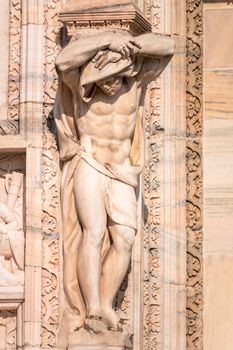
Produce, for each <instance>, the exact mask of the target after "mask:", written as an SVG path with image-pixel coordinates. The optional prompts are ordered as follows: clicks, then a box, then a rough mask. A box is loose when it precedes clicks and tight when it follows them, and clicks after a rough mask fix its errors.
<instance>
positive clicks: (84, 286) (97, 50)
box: [54, 30, 174, 331]
mask: <svg viewBox="0 0 233 350" xmlns="http://www.w3.org/2000/svg"><path fill="white" fill-rule="evenodd" d="M173 53H174V42H173V39H171V38H170V37H168V36H162V35H156V34H153V33H147V34H142V35H139V36H137V37H134V36H132V35H131V34H129V33H128V32H127V31H123V30H117V31H113V30H108V31H107V30H106V31H103V32H101V33H93V34H92V35H88V36H80V35H76V36H74V37H73V38H72V40H71V41H70V43H69V44H68V45H67V46H66V47H65V48H64V49H63V50H62V51H61V52H60V53H59V55H58V57H57V59H56V69H57V72H58V75H59V89H58V94H57V100H56V104H55V109H54V113H55V120H56V125H57V131H58V139H59V149H60V159H61V160H62V161H63V170H62V179H61V187H62V188H61V201H62V216H63V235H64V289H65V293H66V297H67V300H68V303H69V306H70V308H71V309H72V310H73V311H74V312H76V313H77V315H79V321H80V322H79V324H77V327H82V326H83V325H84V327H86V328H88V327H90V329H93V330H95V331H98V329H99V328H101V326H102V325H103V324H105V325H106V327H108V328H109V329H113V330H119V329H120V327H121V322H120V319H119V317H118V315H117V314H116V312H115V311H114V310H113V303H114V298H115V296H116V294H117V291H118V290H119V288H120V286H121V283H122V281H123V279H124V277H125V275H126V273H127V269H128V267H129V262H130V258H131V251H132V246H133V243H134V238H135V234H136V230H137V199H136V194H135V188H136V187H137V184H138V175H139V174H140V172H141V170H142V168H143V137H142V134H143V130H142V114H143V103H144V101H143V100H144V95H145V90H146V87H147V85H148V83H149V82H151V81H152V80H154V79H155V78H156V77H158V76H159V75H160V74H161V72H162V71H163V69H164V68H165V67H166V65H167V64H168V62H169V60H170V59H171V57H172V55H173Z"/></svg>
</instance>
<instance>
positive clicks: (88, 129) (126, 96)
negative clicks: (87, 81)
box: [76, 78, 140, 164]
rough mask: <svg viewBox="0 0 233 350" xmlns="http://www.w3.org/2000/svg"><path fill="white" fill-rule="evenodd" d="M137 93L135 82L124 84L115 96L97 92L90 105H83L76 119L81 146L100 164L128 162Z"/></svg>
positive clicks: (138, 98) (137, 102)
mask: <svg viewBox="0 0 233 350" xmlns="http://www.w3.org/2000/svg"><path fill="white" fill-rule="evenodd" d="M139 100H140V91H139V89H138V86H137V82H136V80H135V79H133V78H130V79H128V82H127V83H123V85H122V87H121V89H120V91H118V92H117V93H116V95H114V96H107V95H106V94H104V93H103V92H102V91H101V90H100V89H99V88H98V91H97V92H96V94H95V95H94V97H93V98H92V100H91V101H90V102H89V103H82V111H81V115H80V116H79V118H77V119H76V125H77V129H78V133H79V138H80V142H81V145H82V146H83V147H85V149H86V150H87V151H88V152H90V153H91V154H92V156H93V157H94V158H95V159H96V160H97V161H98V162H100V163H110V164H111V163H117V164H125V163H128V162H129V155H130V151H131V144H132V139H133V135H134V130H135V124H136V119H137V111H138V105H139Z"/></svg>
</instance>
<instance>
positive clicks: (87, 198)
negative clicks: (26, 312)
mask: <svg viewBox="0 0 233 350" xmlns="http://www.w3.org/2000/svg"><path fill="white" fill-rule="evenodd" d="M103 184H104V176H103V175H102V174H100V173H99V172H97V171H96V170H95V169H93V168H92V167H90V166H89V165H88V164H87V163H86V162H85V161H83V160H81V161H80V163H79V165H78V167H77V169H76V171H75V174H74V194H75V202H76V208H77V214H78V217H79V220H80V223H81V226H82V230H83V236H82V240H81V243H80V247H79V251H78V267H77V269H78V278H79V283H80V286H81V290H82V293H83V297H84V300H85V304H86V308H87V317H90V316H94V317H95V318H97V317H101V316H102V313H101V305H100V270H101V266H100V251H101V246H102V241H103V236H104V232H105V229H106V212H105V208H104V200H103V190H102V188H103ZM74 268H75V267H74Z"/></svg>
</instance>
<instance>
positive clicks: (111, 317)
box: [103, 308, 122, 332]
mask: <svg viewBox="0 0 233 350" xmlns="http://www.w3.org/2000/svg"><path fill="white" fill-rule="evenodd" d="M103 319H104V322H105V323H106V324H107V326H108V329H109V330H112V331H117V332H121V331H122V324H121V319H120V317H119V316H118V315H117V313H116V312H115V311H114V310H113V309H110V308H109V309H105V310H103Z"/></svg>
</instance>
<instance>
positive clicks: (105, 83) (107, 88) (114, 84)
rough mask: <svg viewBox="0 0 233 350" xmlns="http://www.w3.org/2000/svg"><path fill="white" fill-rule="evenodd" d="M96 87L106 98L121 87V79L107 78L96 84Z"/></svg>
mask: <svg viewBox="0 0 233 350" xmlns="http://www.w3.org/2000/svg"><path fill="white" fill-rule="evenodd" d="M96 85H97V86H99V88H100V89H101V90H102V91H103V92H104V93H105V94H106V95H108V96H113V95H115V94H116V93H117V92H118V91H119V90H120V88H121V87H122V78H121V77H108V78H106V79H103V80H100V81H98V82H97V83H96Z"/></svg>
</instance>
